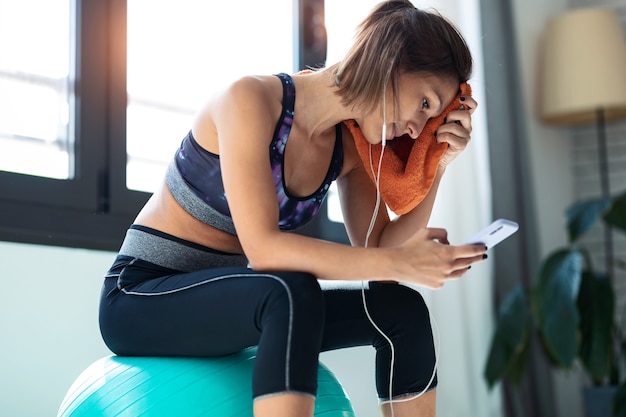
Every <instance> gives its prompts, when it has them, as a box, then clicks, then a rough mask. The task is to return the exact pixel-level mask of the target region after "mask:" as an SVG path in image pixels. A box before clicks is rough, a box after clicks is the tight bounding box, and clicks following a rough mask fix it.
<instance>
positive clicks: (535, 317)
mask: <svg viewBox="0 0 626 417" xmlns="http://www.w3.org/2000/svg"><path fill="white" fill-rule="evenodd" d="M600 221H601V222H602V223H603V224H604V227H608V228H611V229H614V230H619V231H621V232H626V192H624V193H622V194H619V195H617V196H615V197H611V198H598V199H590V200H586V201H582V202H577V203H575V204H573V205H572V206H571V207H569V208H568V209H567V211H566V226H567V231H568V237H569V242H568V244H567V245H566V246H564V247H561V248H557V249H556V250H554V251H553V252H551V253H550V254H549V255H548V256H547V257H546V259H545V260H544V261H543V262H542V264H541V266H540V268H539V272H538V274H537V276H536V277H535V280H534V282H533V284H532V287H531V288H524V287H523V286H522V285H519V284H518V285H517V286H516V287H514V288H513V289H512V290H511V291H510V292H509V293H507V294H506V295H505V297H504V298H503V300H502V302H501V305H500V307H499V311H498V316H497V322H496V329H495V332H494V335H493V338H492V341H491V347H490V351H489V355H488V358H487V363H486V366H485V370H484V375H485V378H486V380H487V383H488V385H489V387H493V385H495V384H496V383H497V382H498V381H499V380H507V381H509V382H511V383H512V385H513V386H515V387H517V386H519V384H520V382H521V380H522V378H523V377H524V375H525V373H526V370H527V367H528V358H529V351H530V348H529V345H530V339H531V338H530V336H531V334H532V333H531V332H536V334H537V335H538V336H539V340H540V341H541V343H540V345H541V347H542V351H543V352H544V353H545V355H546V357H547V358H548V360H549V362H550V363H551V364H552V365H553V366H555V367H556V368H559V369H565V370H570V369H573V367H574V366H575V365H576V364H577V363H579V364H581V365H582V368H583V369H584V371H585V372H586V374H587V375H588V377H589V380H590V382H591V384H590V386H591V387H607V386H608V387H612V388H610V391H609V401H610V404H609V405H608V406H607V407H608V409H611V410H612V415H613V416H615V417H626V382H624V381H626V376H625V375H622V372H621V369H620V368H621V367H622V366H623V364H622V363H621V362H622V361H623V359H624V357H625V355H624V352H625V350H624V348H625V346H626V345H625V344H624V341H625V339H624V338H623V337H622V331H621V329H620V326H619V323H617V321H616V319H615V295H614V289H613V276H612V275H613V274H612V271H604V270H602V269H601V268H597V267H596V265H593V263H592V258H591V256H590V253H589V251H588V249H587V248H585V247H584V246H582V245H581V244H580V238H581V236H583V235H584V234H585V233H587V232H588V231H589V230H590V229H591V228H592V227H593V226H594V225H595V224H596V223H598V222H600ZM625 265H626V263H625V262H624V261H623V260H617V261H616V262H615V268H621V269H625ZM601 389H602V390H605V388H601ZM605 396H606V395H605ZM592 408H594V407H592ZM600 408H601V406H598V407H595V409H600Z"/></svg>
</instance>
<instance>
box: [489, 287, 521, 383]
mask: <svg viewBox="0 0 626 417" xmlns="http://www.w3.org/2000/svg"><path fill="white" fill-rule="evenodd" d="M530 320H531V314H530V308H529V305H528V300H527V297H526V293H525V292H524V289H523V288H522V287H521V286H520V285H518V286H516V287H515V288H513V290H511V292H509V293H508V294H507V295H506V296H505V297H504V299H503V300H502V303H501V305H500V308H499V310H498V317H497V321H496V330H495V333H494V336H493V339H492V341H491V348H490V350H489V356H488V358H487V363H486V365H485V371H484V374H485V378H486V379H487V383H488V385H489V387H490V388H491V387H493V385H494V384H495V383H496V382H497V381H498V380H500V379H504V378H507V379H509V380H510V381H511V382H512V383H513V384H515V385H519V383H520V381H521V379H522V377H523V375H524V373H525V371H526V368H527V366H528V340H529V335H530V326H531V321H530Z"/></svg>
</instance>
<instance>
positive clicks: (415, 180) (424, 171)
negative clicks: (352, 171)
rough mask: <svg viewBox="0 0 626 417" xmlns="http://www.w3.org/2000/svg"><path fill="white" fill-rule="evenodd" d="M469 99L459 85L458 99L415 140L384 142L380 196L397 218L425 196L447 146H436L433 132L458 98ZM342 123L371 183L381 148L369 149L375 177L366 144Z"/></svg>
mask: <svg viewBox="0 0 626 417" xmlns="http://www.w3.org/2000/svg"><path fill="white" fill-rule="evenodd" d="M469 95H471V88H470V86H469V84H467V83H463V84H461V87H460V92H459V94H458V95H457V97H456V98H455V99H454V100H452V103H451V104H450V105H449V106H448V107H447V108H446V109H445V110H444V111H443V112H442V113H441V114H440V115H439V116H438V117H437V118H434V119H430V120H429V121H428V122H427V123H426V125H425V126H424V129H423V130H422V132H421V133H420V135H419V137H418V138H417V139H415V140H414V139H412V138H411V137H410V136H409V135H403V136H401V137H399V138H395V139H393V140H389V141H387V146H386V149H385V152H384V154H383V162H382V167H381V169H380V194H381V196H382V198H383V200H384V201H385V203H386V204H387V206H388V207H389V208H390V209H391V210H392V211H393V212H394V213H396V214H398V215H401V214H405V213H408V212H409V211H411V210H412V209H414V208H415V207H416V206H417V205H418V204H419V203H420V202H421V201H422V200H423V199H424V197H426V194H428V191H429V190H430V187H432V185H433V181H434V179H435V174H436V173H437V167H438V165H439V161H440V160H441V157H442V156H443V154H444V153H445V152H446V149H447V148H448V144H447V143H437V140H436V138H435V132H436V131H437V128H438V127H439V126H440V125H441V124H442V123H443V120H444V118H445V117H446V116H447V115H448V113H449V112H450V111H452V110H455V109H458V108H459V107H460V106H461V104H462V103H461V101H460V100H459V97H461V96H469ZM344 123H345V124H346V126H348V129H350V132H352V136H354V142H355V144H356V149H357V151H358V153H359V157H360V158H361V160H362V161H363V164H364V166H365V170H366V171H367V173H368V174H369V176H370V179H371V180H372V181H374V173H377V172H378V161H379V160H380V152H381V149H382V145H381V144H378V145H372V165H373V167H374V173H372V170H371V169H370V153H369V152H370V150H369V147H370V144H369V142H368V141H367V140H366V139H365V136H363V132H361V128H359V126H358V125H357V123H356V122H355V121H354V120H346V121H345V122H344Z"/></svg>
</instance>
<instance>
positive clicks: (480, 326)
mask: <svg viewBox="0 0 626 417" xmlns="http://www.w3.org/2000/svg"><path fill="white" fill-rule="evenodd" d="M341 3H343V1H340V0H327V1H326V6H325V7H326V18H327V25H328V30H329V32H328V37H329V53H328V57H329V63H332V62H333V59H335V56H337V57H340V56H341V55H340V54H341V53H342V50H341V47H340V46H338V44H337V43H336V42H334V39H336V38H343V39H347V40H349V39H350V36H351V35H352V33H353V32H352V30H353V28H354V27H355V26H356V24H357V23H358V22H359V21H360V19H362V17H363V16H365V14H366V13H367V12H368V11H369V10H370V8H371V7H372V6H373V5H375V4H376V3H378V1H373V0H368V1H364V0H363V1H362V2H359V4H358V6H357V5H356V4H355V3H352V4H351V5H350V7H351V12H350V13H345V12H343V11H341V10H340V8H345V6H343V5H341ZM413 4H415V6H417V7H419V8H427V9H430V8H433V9H436V10H438V11H440V12H441V13H442V14H443V15H444V16H446V17H447V18H449V19H450V20H451V21H453V22H454V23H455V24H456V25H457V26H458V27H459V28H460V30H461V32H462V33H463V34H464V36H465V37H466V40H467V42H468V44H469V46H470V49H471V51H472V54H473V57H474V60H475V67H474V74H473V77H472V79H471V80H470V84H471V86H472V88H473V95H474V97H475V98H476V100H477V101H478V103H479V105H480V103H484V91H485V82H484V81H485V80H484V79H483V77H482V75H483V70H482V46H481V25H480V15H479V2H478V0H439V1H434V0H428V1H427V0H413ZM337 17H341V25H338V26H337V25H334V23H333V21H332V19H334V18H337ZM335 54H337V55H335ZM337 59H338V58H337ZM484 108H485V106H483V108H481V107H480V106H479V108H478V110H477V111H476V112H475V113H474V116H473V128H474V130H473V133H472V142H471V143H470V146H469V148H468V149H467V150H466V151H465V152H464V153H463V154H462V155H461V156H460V157H458V158H457V160H455V161H454V162H453V164H452V165H451V166H450V167H449V168H448V170H447V172H446V175H445V176H444V179H443V181H442V184H441V187H440V191H439V194H438V197H437V201H436V203H435V209H434V213H433V216H432V218H431V222H430V226H432V227H443V228H445V229H447V230H448V233H449V239H450V242H451V243H452V244H461V243H463V242H464V241H465V239H468V238H469V237H470V236H472V235H473V234H474V233H475V232H476V231H478V230H479V229H481V228H482V227H484V226H486V225H487V224H488V223H489V222H490V221H491V220H492V217H491V188H490V179H489V165H488V154H487V152H488V146H487V143H488V138H487V124H486V114H485V111H484ZM490 256H493V254H492V253H490ZM492 275H493V270H492V267H491V264H490V261H489V259H488V260H486V261H485V262H484V263H481V264H480V265H476V266H474V267H473V268H472V269H471V270H470V271H469V272H468V273H467V274H466V275H465V276H464V277H463V278H461V279H460V280H457V281H454V282H450V283H448V284H447V285H445V286H444V288H442V289H441V290H437V291H430V290H424V289H418V290H419V291H420V292H421V293H422V294H423V296H424V298H425V299H426V301H427V303H428V305H429V307H430V311H431V315H432V317H433V320H434V323H436V326H435V339H436V340H435V342H436V343H438V347H439V356H438V375H439V386H438V389H437V403H438V413H437V415H438V416H440V417H467V416H480V417H499V416H501V415H503V412H502V404H501V400H500V398H501V396H500V392H499V390H498V389H495V390H493V391H489V390H488V388H487V385H486V383H485V379H484V377H483V369H484V365H485V361H486V357H487V353H488V349H489V343H490V339H491V335H492V332H493V328H494V323H493V322H494V320H493V317H494V308H493V297H492V293H493V291H492V288H493V284H492V283H493V279H494V277H493V276H492ZM437 330H438V332H437ZM373 355H374V353H373V350H372V349H371V348H356V349H349V350H347V351H338V352H328V353H324V354H322V357H321V360H322V362H324V363H325V364H326V365H328V366H329V367H330V368H331V369H332V370H333V372H335V374H336V375H337V377H338V378H339V379H340V380H341V382H342V383H343V385H344V387H345V389H346V391H347V392H348V395H349V396H350V398H351V400H352V402H353V406H354V408H355V412H356V414H357V416H358V417H375V416H377V415H378V411H377V400H376V392H375V390H374V387H373V375H374V366H373Z"/></svg>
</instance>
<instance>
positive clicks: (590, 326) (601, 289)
mask: <svg viewBox="0 0 626 417" xmlns="http://www.w3.org/2000/svg"><path fill="white" fill-rule="evenodd" d="M578 308H579V311H580V317H581V318H580V333H581V342H580V353H579V356H580V359H581V360H582V363H583V365H584V366H585V368H586V369H587V371H588V372H589V374H590V375H591V378H592V379H593V381H594V382H595V383H596V384H600V383H601V382H602V381H603V380H604V379H606V378H608V377H609V373H610V371H611V358H612V355H611V350H612V347H613V337H612V331H613V317H614V313H615V294H614V291H613V286H612V285H611V281H610V280H609V279H608V277H607V276H606V274H600V273H593V272H591V271H585V272H584V273H583V274H582V281H581V285H580V292H579V294H578Z"/></svg>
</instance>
